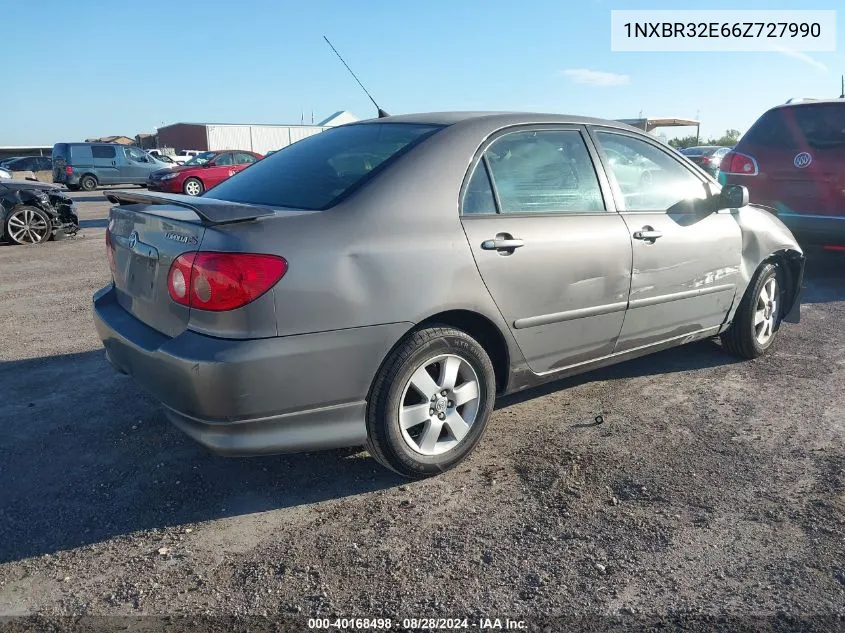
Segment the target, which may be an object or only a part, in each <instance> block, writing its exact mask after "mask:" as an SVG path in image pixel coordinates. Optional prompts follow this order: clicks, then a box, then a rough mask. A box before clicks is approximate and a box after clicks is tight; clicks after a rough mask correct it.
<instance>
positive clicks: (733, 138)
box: [709, 130, 742, 147]
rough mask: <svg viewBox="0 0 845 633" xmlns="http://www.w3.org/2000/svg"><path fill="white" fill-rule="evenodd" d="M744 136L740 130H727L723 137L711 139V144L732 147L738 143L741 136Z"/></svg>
mask: <svg viewBox="0 0 845 633" xmlns="http://www.w3.org/2000/svg"><path fill="white" fill-rule="evenodd" d="M740 136H742V135H741V134H740V133H739V130H725V135H724V136H722V137H721V138H715V139H711V140H710V142H709V144H710V145H722V146H724V147H731V146H733V145H736V143H737V141H738V140H739V137H740Z"/></svg>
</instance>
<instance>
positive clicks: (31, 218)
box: [5, 206, 53, 244]
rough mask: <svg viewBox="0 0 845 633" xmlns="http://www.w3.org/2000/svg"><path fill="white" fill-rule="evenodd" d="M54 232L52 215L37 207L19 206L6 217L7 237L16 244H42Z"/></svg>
mask: <svg viewBox="0 0 845 633" xmlns="http://www.w3.org/2000/svg"><path fill="white" fill-rule="evenodd" d="M52 233H53V223H52V222H51V221H50V216H48V215H47V214H46V213H45V212H44V211H42V210H41V209H38V208H36V207H29V206H20V207H17V208H15V209H13V210H12V212H11V213H10V214H9V215H8V217H7V218H6V226H5V234H6V238H7V239H9V240H10V241H12V242H13V243H15V244H41V243H42V242H46V241H47V240H49V239H50V236H51V235H52Z"/></svg>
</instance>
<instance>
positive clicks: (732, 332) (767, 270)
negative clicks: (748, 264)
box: [722, 262, 783, 358]
mask: <svg viewBox="0 0 845 633" xmlns="http://www.w3.org/2000/svg"><path fill="white" fill-rule="evenodd" d="M781 279H782V275H781V274H780V269H779V268H778V265H777V264H776V263H774V262H766V263H765V264H763V265H762V266H761V267H760V268H759V269H758V270H757V272H756V273H755V275H754V277H753V278H752V280H751V283H750V284H748V290H746V292H745V296H743V298H742V301H741V302H740V304H739V308H738V309H737V311H736V314H735V315H734V319H733V323H732V324H731V327H730V328H729V329H728V331H727V332H725V333H724V334H722V343H723V344H724V346H725V348H726V349H727V350H728V351H729V352H731V353H732V354H735V355H736V356H741V357H742V358H757V357H758V356H762V355H763V354H765V353H766V351H767V350H768V349H769V348H770V347H771V346H772V345H773V344H774V342H775V336H776V335H777V331H778V328H779V327H780V322H781V319H782V316H783V301H782V297H783V291H782V288H783V284H782V282H781Z"/></svg>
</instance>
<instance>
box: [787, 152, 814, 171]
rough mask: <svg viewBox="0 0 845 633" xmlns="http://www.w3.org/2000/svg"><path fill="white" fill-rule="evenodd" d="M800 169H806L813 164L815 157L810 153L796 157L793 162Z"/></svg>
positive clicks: (803, 153)
mask: <svg viewBox="0 0 845 633" xmlns="http://www.w3.org/2000/svg"><path fill="white" fill-rule="evenodd" d="M792 162H793V163H795V166H796V167H797V168H798V169H804V168H805V167H806V166H807V165H809V164H810V163H812V162H813V157H812V156H810V154H809V153H808V152H801V153H800V154H797V155H796V156H795V160H794V161H792Z"/></svg>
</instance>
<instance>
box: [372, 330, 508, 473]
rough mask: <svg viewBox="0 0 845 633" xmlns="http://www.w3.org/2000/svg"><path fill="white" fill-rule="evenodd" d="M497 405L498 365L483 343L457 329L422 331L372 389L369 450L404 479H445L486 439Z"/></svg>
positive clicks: (391, 361)
mask: <svg viewBox="0 0 845 633" xmlns="http://www.w3.org/2000/svg"><path fill="white" fill-rule="evenodd" d="M450 375H453V376H454V378H450ZM471 383H475V390H473V388H472V387H471V386H470V385H471ZM444 392H445V395H443V393H444ZM473 395H475V397H474V398H473V397H472V396H473ZM495 399H496V375H495V373H494V371H493V364H492V362H491V361H490V357H489V356H488V355H487V353H486V352H485V351H484V348H483V347H482V346H481V345H480V344H479V343H478V341H476V340H475V339H474V338H472V337H471V336H470V335H469V334H467V333H466V332H463V331H461V330H457V329H454V328H451V327H445V326H434V327H429V328H425V329H421V330H417V331H415V332H413V333H412V334H410V335H409V336H408V337H407V338H406V339H405V340H403V341H402V342H401V343H400V344H399V345H397V346H396V348H394V350H393V351H392V352H391V353H390V355H389V356H388V357H387V360H386V361H385V362H384V364H383V365H382V367H381V369H380V370H379V373H378V375H377V376H376V379H375V381H374V383H373V388H372V392H371V395H370V400H369V406H368V407H367V449H368V450H369V452H370V455H372V456H373V457H374V458H375V459H376V460H377V461H378V462H379V463H380V464H382V465H383V466H386V467H387V468H389V469H391V470H393V471H394V472H396V473H398V474H400V475H402V476H403V477H409V478H415V479H420V478H423V477H429V476H431V475H436V474H438V473H442V472H444V471H446V470H449V469H450V468H452V467H454V466H456V465H457V464H458V463H460V462H461V461H462V460H463V459H464V458H465V457H466V456H467V455H469V453H470V452H471V451H472V449H473V448H474V447H475V445H476V444H477V443H478V441H479V440H480V439H481V436H482V434H483V433H484V429H485V428H486V426H487V422H488V421H489V419H490V416H491V415H492V413H493V403H494V401H495ZM432 412H434V414H433V415H432ZM414 414H416V415H414ZM455 416H458V417H455ZM438 429H439V431H438Z"/></svg>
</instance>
